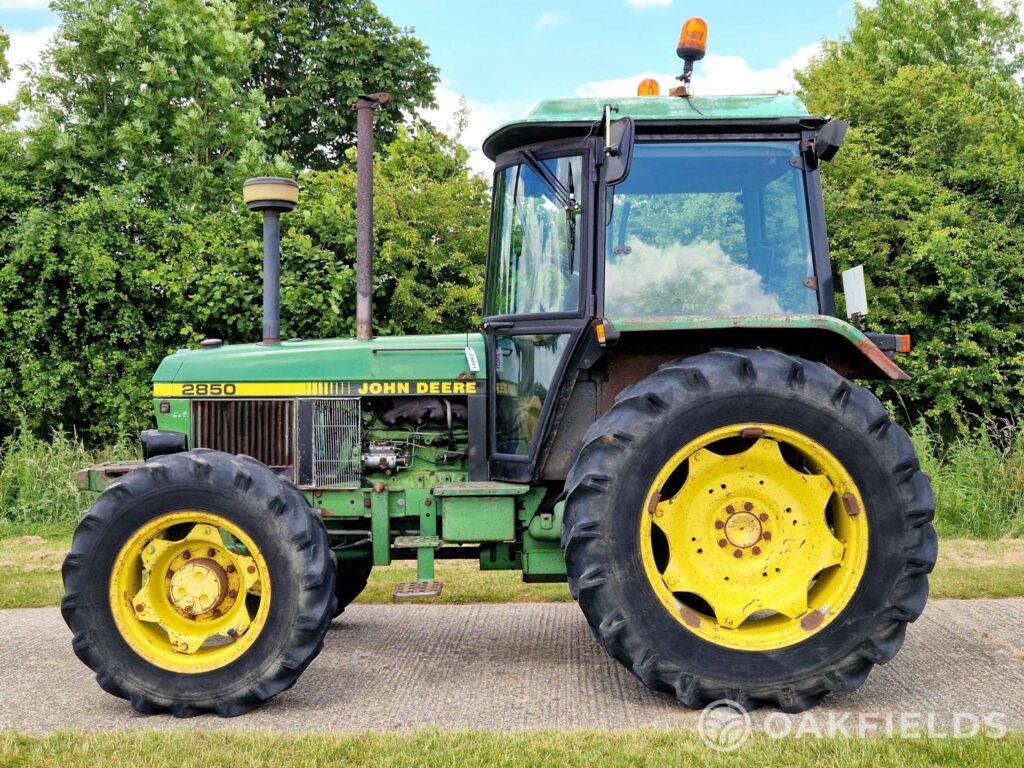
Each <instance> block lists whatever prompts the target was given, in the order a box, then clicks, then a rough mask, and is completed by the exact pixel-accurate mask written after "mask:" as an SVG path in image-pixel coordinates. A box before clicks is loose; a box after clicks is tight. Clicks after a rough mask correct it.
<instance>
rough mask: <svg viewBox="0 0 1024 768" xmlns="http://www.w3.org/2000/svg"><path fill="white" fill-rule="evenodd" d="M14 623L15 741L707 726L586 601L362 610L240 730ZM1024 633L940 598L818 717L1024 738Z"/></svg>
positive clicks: (2, 720)
mask: <svg viewBox="0 0 1024 768" xmlns="http://www.w3.org/2000/svg"><path fill="white" fill-rule="evenodd" d="M0 626H2V627H3V630H2V632H0V669H3V670H4V672H3V677H2V683H0V688H2V692H3V695H2V696H0V728H2V729H6V728H11V729H14V730H17V731H21V732H26V733H31V732H45V731H50V730H54V729H57V728H77V729H88V730H98V729H102V730H113V729H135V728H157V729H208V730H213V729H230V730H233V729H239V730H254V729H269V730H275V731H282V732H298V731H361V730H409V729H415V728H423V727H434V728H442V729H456V728H459V729H466V728H469V729H482V730H499V731H505V730H518V729H524V728H539V727H546V728H560V729H572V728H610V729H621V728H636V727H654V728H680V727H683V728H694V727H696V724H697V722H698V717H699V714H700V713H699V712H692V711H689V710H687V709H685V708H683V707H682V706H681V705H679V704H678V703H677V702H676V701H675V700H674V699H673V698H671V697H669V696H665V695H662V694H655V693H651V692H650V691H648V690H647V689H646V688H644V686H643V685H642V684H641V683H640V682H639V681H637V680H636V679H635V678H634V677H633V676H632V675H631V674H630V673H629V672H627V671H626V670H625V669H623V668H622V667H620V666H619V665H618V664H617V663H616V662H614V661H612V660H611V659H610V658H609V657H608V656H607V655H606V654H605V652H604V650H603V649H602V648H601V647H600V646H598V645H597V644H596V643H595V642H594V640H593V638H592V637H591V634H590V630H589V628H588V627H587V624H586V622H585V620H584V619H583V616H582V614H581V613H580V611H579V609H578V608H577V607H576V606H575V605H574V604H571V603H550V604H541V603H525V604H505V605H414V604H406V605H355V606H351V607H350V608H348V609H347V610H346V612H345V614H344V616H343V617H342V620H341V621H340V622H338V623H336V624H335V626H334V627H333V628H332V629H331V631H330V632H329V634H328V637H327V642H326V646H325V648H324V650H323V652H322V653H321V654H320V656H319V657H318V658H317V659H316V661H315V662H314V663H313V664H312V665H311V667H310V668H309V669H308V670H307V671H306V672H305V674H304V675H303V676H302V678H301V679H300V680H299V682H298V683H297V684H296V686H295V687H294V688H293V689H292V690H290V691H287V692H286V693H284V694H282V695H281V696H278V697H277V698H276V699H274V700H273V701H272V702H270V704H268V705H267V706H265V707H263V708H262V709H260V710H257V711H255V712H252V713H250V714H248V715H245V716H243V717H240V718H235V719H231V720H222V719H219V718H216V717H212V716H206V717H201V718H194V719H190V720H175V719H174V718H172V717H170V716H149V717H145V716H140V715H136V714H135V713H134V712H133V711H132V710H131V708H130V707H129V705H128V703H127V702H124V701H121V700H120V699H116V698H114V697H112V696H109V695H108V694H106V693H104V692H103V691H101V690H100V688H99V687H98V686H97V685H96V683H95V681H94V679H93V675H92V672H91V671H90V670H89V669H87V668H86V667H85V666H84V665H83V664H82V663H81V662H79V661H78V659H77V658H76V657H75V656H74V654H73V652H72V651H71V634H70V632H69V631H68V629H67V627H66V626H65V625H64V622H63V620H62V619H61V617H60V612H59V611H58V610H57V609H56V608H38V609H23V610H6V611H0ZM1022 630H1024V599H1014V600H963V601H954V600H936V601H933V602H932V603H931V604H930V605H929V607H928V609H927V610H926V612H925V614H924V616H923V617H922V618H921V619H920V620H919V621H918V622H917V623H915V624H914V625H912V626H911V627H910V629H909V631H908V634H907V642H906V644H905V645H904V648H903V651H902V652H901V653H900V655H899V656H897V657H896V659H895V660H893V661H892V662H890V663H889V664H888V665H885V666H881V667H877V668H876V669H875V670H874V672H873V673H872V674H871V677H870V678H869V679H868V681H867V683H866V684H865V685H864V686H863V687H862V688H861V689H860V690H859V691H857V692H856V693H854V694H850V695H846V696H831V697H829V698H828V699H826V700H825V703H823V704H822V705H821V706H819V707H818V708H816V709H814V710H812V713H813V718H814V719H815V721H824V720H825V719H827V718H829V717H842V716H844V715H847V714H849V715H852V716H860V717H861V718H864V717H866V718H868V719H869V720H871V721H872V722H874V721H875V720H877V721H878V722H879V723H880V724H882V723H884V722H885V721H886V719H887V718H890V717H892V716H893V715H899V714H900V713H913V714H915V715H920V716H922V717H929V718H931V719H934V721H935V722H936V723H938V724H940V726H942V727H945V726H946V725H948V724H949V723H951V722H953V721H954V718H955V717H957V716H958V713H960V714H963V713H967V714H968V715H971V716H977V717H983V716H986V715H989V714H991V713H997V714H998V716H999V721H1000V722H1001V723H1002V724H1003V725H1004V726H1005V727H1006V728H1008V729H1010V730H1022V731H1024V707H1022V705H1021V699H1020V691H1021V690H1024V641H1022V639H1021V638H1022V636H1024V632H1022ZM777 716H778V713H774V715H773V713H772V712H771V711H770V710H769V711H768V712H765V711H763V710H762V711H758V712H757V713H755V714H754V721H755V723H762V724H763V723H764V722H765V718H766V717H768V718H770V717H777ZM882 727H884V726H882Z"/></svg>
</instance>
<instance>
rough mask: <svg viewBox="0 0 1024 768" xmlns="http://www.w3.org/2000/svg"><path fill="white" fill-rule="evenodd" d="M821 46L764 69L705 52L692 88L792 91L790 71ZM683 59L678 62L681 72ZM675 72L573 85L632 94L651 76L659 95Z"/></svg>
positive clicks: (585, 90) (602, 93)
mask: <svg viewBox="0 0 1024 768" xmlns="http://www.w3.org/2000/svg"><path fill="white" fill-rule="evenodd" d="M819 50H821V45H820V44H819V43H814V44H813V45H805V46H804V47H803V48H801V49H800V50H798V51H797V52H796V53H795V54H793V55H792V56H790V57H789V58H786V59H783V60H781V61H780V62H779V63H778V64H777V65H775V66H774V67H769V68H768V69H753V68H752V67H751V66H750V64H749V63H748V62H747V60H746V59H744V58H743V57H742V56H721V55H716V54H708V56H707V58H705V59H704V60H703V61H702V62H700V63H698V65H697V70H696V72H695V73H694V75H693V88H694V92H695V93H697V94H698V95H703V96H729V95H737V94H758V93H776V92H778V91H793V90H795V89H796V87H797V83H796V79H795V78H794V77H793V72H794V71H796V70H798V69H802V68H803V67H804V66H806V64H807V62H809V61H810V60H811V59H812V58H813V57H814V56H815V55H816V54H817V53H818V51H819ZM682 69H683V63H682V61H680V62H679V71H680V72H682ZM677 75H678V73H677V72H668V73H666V72H654V71H652V70H648V71H646V72H639V73H637V74H635V75H630V76H629V77H619V78H612V79H609V80H594V81H591V82H589V83H584V84H583V85H581V86H580V87H579V88H577V89H576V94H577V95H578V96H594V97H614V96H635V95H636V88H637V86H638V85H639V84H640V81H641V80H644V79H646V78H652V79H654V80H657V81H658V84H659V85H660V86H661V93H662V95H668V92H669V89H670V88H675V87H676V86H678V85H679V81H678V80H676V76H677Z"/></svg>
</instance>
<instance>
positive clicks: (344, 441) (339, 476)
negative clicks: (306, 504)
mask: <svg viewBox="0 0 1024 768" xmlns="http://www.w3.org/2000/svg"><path fill="white" fill-rule="evenodd" d="M359 419H360V412H359V400H358V398H319V399H316V400H314V401H313V485H316V486H318V487H321V488H325V487H328V486H332V485H359V481H360V479H361V477H362V441H361V439H360V421H359Z"/></svg>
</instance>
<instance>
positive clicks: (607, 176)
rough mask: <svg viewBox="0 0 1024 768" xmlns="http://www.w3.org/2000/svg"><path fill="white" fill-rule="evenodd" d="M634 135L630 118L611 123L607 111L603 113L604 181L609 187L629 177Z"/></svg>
mask: <svg viewBox="0 0 1024 768" xmlns="http://www.w3.org/2000/svg"><path fill="white" fill-rule="evenodd" d="M606 109H607V108H606ZM635 135H636V125H635V124H634V123H633V118H632V117H623V118H620V119H618V120H616V121H615V122H611V119H610V117H609V114H608V111H606V112H605V134H604V152H605V161H604V162H605V167H604V180H605V183H606V184H608V185H609V186H611V185H614V184H619V183H620V182H622V181H623V180H624V179H625V178H626V177H627V176H628V175H629V167H630V165H632V163H633V139H634V137H635Z"/></svg>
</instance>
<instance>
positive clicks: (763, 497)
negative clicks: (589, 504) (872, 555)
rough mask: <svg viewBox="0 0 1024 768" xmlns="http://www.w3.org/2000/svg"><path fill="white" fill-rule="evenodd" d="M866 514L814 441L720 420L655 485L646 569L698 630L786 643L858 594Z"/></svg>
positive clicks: (710, 635) (674, 609) (643, 528)
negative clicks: (716, 425) (718, 426)
mask: <svg viewBox="0 0 1024 768" xmlns="http://www.w3.org/2000/svg"><path fill="white" fill-rule="evenodd" d="M663 496H664V498H663ZM867 517H868V511H867V510H865V508H864V502H863V499H862V498H861V495H860V491H859V490H858V489H857V486H856V484H855V483H854V482H853V478H851V477H850V474H849V473H848V472H847V471H846V469H845V468H844V467H843V465H842V464H840V463H839V461H838V460H837V459H836V458H835V457H834V456H833V455H832V454H831V453H830V452H829V451H828V450H827V449H826V448H824V447H823V446H822V445H820V444H819V443H817V442H815V441H814V440H812V439H811V438H809V437H807V436H806V435H804V434H802V433H800V432H797V431H795V430H792V429H787V428H785V427H779V426H775V425H772V424H741V425H733V426H728V427H722V428H720V429H716V430H713V431H711V432H708V433H706V434H704V435H702V436H701V437H699V438H697V439H696V440H693V441H692V442H690V443H689V444H687V445H686V446H685V447H684V448H683V449H682V450H680V451H679V452H677V453H676V454H675V455H674V456H673V457H672V458H671V459H669V461H668V462H667V463H666V464H665V465H664V466H663V467H662V469H661V471H660V472H659V473H658V475H657V477H656V478H655V480H654V482H653V483H652V485H651V487H650V489H649V491H648V493H647V496H646V499H645V501H644V509H643V514H642V517H641V524H640V546H641V555H642V559H643V565H644V570H645V572H646V574H647V577H648V579H649V580H650V583H651V586H652V587H653V588H654V591H655V593H656V594H657V595H658V598H659V599H660V600H661V602H662V603H663V604H664V605H665V607H666V609H668V611H669V612H670V613H671V614H672V616H673V617H675V618H676V620H677V621H679V623H680V624H682V625H683V626H684V627H686V629H687V630H689V631H691V632H693V633H694V634H696V635H698V636H699V637H701V638H703V639H705V640H707V641H709V642H712V643H715V644H716V645H721V646H725V647H727V648H735V649H739V650H746V651H765V650H772V649H777V648H785V647H788V646H791V645H794V644H796V643H799V642H801V641H803V640H806V639H807V638H808V637H810V636H811V635H813V634H815V633H816V632H820V631H821V630H822V629H823V628H824V627H826V626H828V624H829V623H830V622H831V621H833V620H834V619H835V617H836V616H838V615H839V614H840V613H841V612H842V611H843V609H844V608H845V607H846V605H847V604H848V603H849V601H850V599H851V598H852V597H853V595H854V593H855V592H856V590H857V586H858V585H859V584H860V581H861V578H862V576H863V575H864V570H865V566H866V563H867V552H868V520H867Z"/></svg>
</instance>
